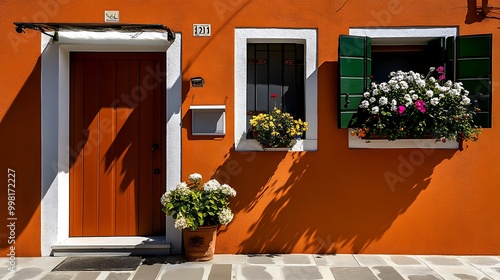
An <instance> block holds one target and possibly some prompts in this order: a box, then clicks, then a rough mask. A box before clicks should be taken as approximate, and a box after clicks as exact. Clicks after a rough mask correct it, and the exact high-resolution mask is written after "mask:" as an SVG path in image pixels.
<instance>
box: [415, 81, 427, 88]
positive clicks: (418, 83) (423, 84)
mask: <svg viewBox="0 0 500 280" xmlns="http://www.w3.org/2000/svg"><path fill="white" fill-rule="evenodd" d="M416 83H417V86H418V87H425V81H424V80H417V82H416Z"/></svg>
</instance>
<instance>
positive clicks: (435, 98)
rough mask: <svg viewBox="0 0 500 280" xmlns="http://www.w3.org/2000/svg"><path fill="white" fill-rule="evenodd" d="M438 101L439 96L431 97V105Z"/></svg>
mask: <svg viewBox="0 0 500 280" xmlns="http://www.w3.org/2000/svg"><path fill="white" fill-rule="evenodd" d="M438 103H439V98H437V97H434V98H431V105H433V106H436V105H438Z"/></svg>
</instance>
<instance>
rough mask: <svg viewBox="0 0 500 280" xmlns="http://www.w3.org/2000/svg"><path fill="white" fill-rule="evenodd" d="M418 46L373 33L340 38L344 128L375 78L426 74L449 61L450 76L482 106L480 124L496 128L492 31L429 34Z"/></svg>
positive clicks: (447, 69) (342, 123) (341, 116)
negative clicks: (374, 40) (374, 39)
mask: <svg viewBox="0 0 500 280" xmlns="http://www.w3.org/2000/svg"><path fill="white" fill-rule="evenodd" d="M419 43H420V44H419V45H410V44H405V40H404V39H401V42H400V43H399V44H396V45H394V44H392V45H384V44H383V43H377V44H376V45H375V44H373V45H372V40H371V38H370V37H363V36H349V35H340V37H339V78H340V79H339V85H340V86H339V94H338V96H339V110H338V111H339V117H338V118H339V128H347V127H349V126H350V122H351V120H352V119H353V116H355V114H356V111H357V108H358V105H359V102H360V100H361V96H362V94H363V92H364V91H365V90H366V89H367V88H368V86H369V85H370V83H371V81H372V79H374V80H375V81H376V82H383V81H386V80H387V75H388V74H389V72H390V71H396V70H403V71H409V70H413V71H416V72H419V73H426V72H427V71H428V69H429V67H431V66H435V67H437V66H440V65H445V67H446V73H447V79H450V80H454V81H457V82H462V83H463V85H464V87H465V89H467V90H468V91H469V92H470V96H469V97H470V98H471V100H472V102H473V104H474V105H475V106H476V107H477V108H478V111H479V112H478V113H477V115H476V119H475V122H476V124H477V125H479V126H481V127H483V128H488V127H491V46H492V37H491V34H487V35H473V36H458V37H447V38H441V37H438V38H429V39H427V40H426V41H425V42H424V41H420V42H419Z"/></svg>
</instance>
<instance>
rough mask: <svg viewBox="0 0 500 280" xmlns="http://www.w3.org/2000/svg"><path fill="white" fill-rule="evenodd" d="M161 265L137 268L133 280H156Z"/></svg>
mask: <svg viewBox="0 0 500 280" xmlns="http://www.w3.org/2000/svg"><path fill="white" fill-rule="evenodd" d="M161 266H162V265H161V264H153V265H141V266H139V267H138V268H137V271H136V272H135V275H134V278H132V279H133V280H144V279H156V276H158V274H159V273H160V270H161Z"/></svg>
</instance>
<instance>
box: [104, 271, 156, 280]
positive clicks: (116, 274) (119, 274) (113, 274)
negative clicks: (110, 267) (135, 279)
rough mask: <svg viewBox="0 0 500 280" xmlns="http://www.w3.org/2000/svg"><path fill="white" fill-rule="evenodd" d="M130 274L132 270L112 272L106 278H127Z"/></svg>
mask: <svg viewBox="0 0 500 280" xmlns="http://www.w3.org/2000/svg"><path fill="white" fill-rule="evenodd" d="M130 275H131V273H130V272H110V273H109V274H108V277H106V280H127V279H128V278H129V277H130ZM152 279H154V278H152Z"/></svg>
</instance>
